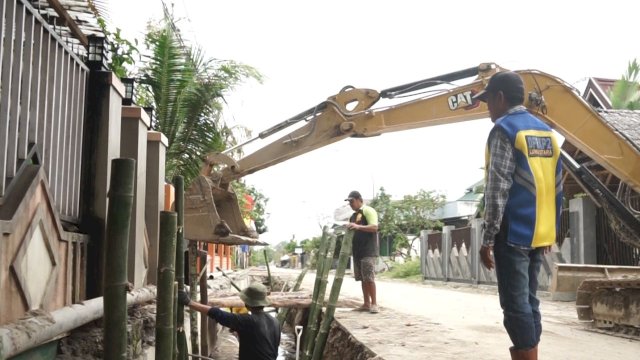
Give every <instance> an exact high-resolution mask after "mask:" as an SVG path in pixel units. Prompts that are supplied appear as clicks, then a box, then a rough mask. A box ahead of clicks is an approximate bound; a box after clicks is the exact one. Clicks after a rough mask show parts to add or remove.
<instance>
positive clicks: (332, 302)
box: [313, 230, 354, 360]
mask: <svg viewBox="0 0 640 360" xmlns="http://www.w3.org/2000/svg"><path fill="white" fill-rule="evenodd" d="M353 233H354V231H353V230H349V231H347V233H346V234H345V235H344V237H343V239H342V248H341V249H340V258H339V260H338V268H337V269H336V274H335V276H334V278H333V285H332V286H331V294H330V295H329V305H328V306H327V310H326V311H325V314H324V317H323V318H322V325H321V326H320V331H319V332H318V336H317V337H316V341H315V348H314V349H313V360H320V359H322V353H323V352H324V346H325V344H326V342H327V336H328V335H329V327H330V326H331V323H332V322H333V315H334V314H335V311H336V302H337V301H338V297H339V296H340V289H341V288H342V279H343V278H344V271H345V269H346V268H347V263H348V262H349V257H350V256H351V245H352V242H353Z"/></svg>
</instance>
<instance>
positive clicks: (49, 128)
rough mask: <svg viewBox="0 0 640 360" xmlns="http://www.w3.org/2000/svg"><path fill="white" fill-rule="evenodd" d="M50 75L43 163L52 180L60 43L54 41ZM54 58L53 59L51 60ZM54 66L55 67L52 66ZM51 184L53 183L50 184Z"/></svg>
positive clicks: (50, 47) (51, 51)
mask: <svg viewBox="0 0 640 360" xmlns="http://www.w3.org/2000/svg"><path fill="white" fill-rule="evenodd" d="M49 51H50V54H49V60H50V62H49V77H48V80H47V88H48V89H47V114H46V116H45V120H44V121H45V130H44V133H43V134H42V135H43V137H44V145H43V146H42V161H43V162H42V163H43V164H44V169H45V171H46V174H47V178H48V179H49V181H51V164H52V163H53V162H52V161H51V159H52V157H53V154H52V150H51V149H52V148H53V147H52V142H53V138H52V136H53V129H54V120H55V116H54V114H55V105H56V103H55V100H56V94H57V93H56V79H57V74H58V44H57V43H56V42H55V41H52V44H50V45H49ZM52 58H53V59H52ZM51 60H53V61H51ZM52 66H53V68H52ZM50 185H51V184H50Z"/></svg>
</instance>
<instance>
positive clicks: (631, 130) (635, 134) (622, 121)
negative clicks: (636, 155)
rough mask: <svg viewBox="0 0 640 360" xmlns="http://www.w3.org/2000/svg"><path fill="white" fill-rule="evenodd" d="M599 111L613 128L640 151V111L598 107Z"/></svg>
mask: <svg viewBox="0 0 640 360" xmlns="http://www.w3.org/2000/svg"><path fill="white" fill-rule="evenodd" d="M598 113H599V114H600V115H601V116H602V118H603V119H604V120H605V121H606V122H607V124H609V126H611V128H613V129H614V130H615V131H616V132H617V133H618V134H619V135H620V136H621V137H623V138H624V139H626V140H627V141H628V142H629V144H631V145H633V146H634V147H635V148H636V150H638V151H640V111H638V110H601V109H598Z"/></svg>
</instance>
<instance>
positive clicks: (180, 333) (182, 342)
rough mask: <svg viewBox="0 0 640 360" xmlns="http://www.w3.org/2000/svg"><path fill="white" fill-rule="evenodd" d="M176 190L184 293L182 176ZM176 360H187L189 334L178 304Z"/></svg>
mask: <svg viewBox="0 0 640 360" xmlns="http://www.w3.org/2000/svg"><path fill="white" fill-rule="evenodd" d="M173 186H174V187H175V189H176V199H175V207H176V214H177V225H178V228H177V232H176V281H177V282H178V290H179V291H184V178H183V177H182V176H180V175H178V176H175V177H174V178H173ZM176 333H177V334H176V353H177V356H176V359H178V360H187V352H188V349H187V346H186V345H187V334H185V332H184V306H183V305H182V304H177V309H176Z"/></svg>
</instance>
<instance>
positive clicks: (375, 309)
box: [369, 305, 380, 314]
mask: <svg viewBox="0 0 640 360" xmlns="http://www.w3.org/2000/svg"><path fill="white" fill-rule="evenodd" d="M369 312H370V313H372V314H377V313H379V312H380V309H378V305H371V308H370V309H369Z"/></svg>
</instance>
